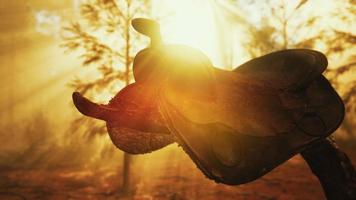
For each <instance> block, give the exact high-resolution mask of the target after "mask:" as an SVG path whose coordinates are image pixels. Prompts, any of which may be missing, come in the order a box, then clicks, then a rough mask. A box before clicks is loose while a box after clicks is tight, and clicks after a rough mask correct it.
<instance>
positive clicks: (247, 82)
mask: <svg viewBox="0 0 356 200" xmlns="http://www.w3.org/2000/svg"><path fill="white" fill-rule="evenodd" d="M132 24H133V26H134V28H135V29H136V30H137V31H138V32H140V33H142V34H144V35H146V36H148V37H150V38H151V46H150V47H148V48H146V49H144V50H142V51H140V52H139V53H138V54H137V55H136V57H135V59H134V64H133V74H134V78H135V81H136V82H135V83H133V84H131V85H129V86H127V87H125V88H124V89H123V90H121V91H120V92H119V93H118V94H117V95H116V96H115V97H114V98H113V99H112V100H111V101H110V102H109V104H108V105H98V104H95V103H92V102H90V101H89V100H87V99H85V98H84V97H82V96H81V95H80V94H78V93H74V94H73V101H74V104H75V105H76V107H77V108H78V110H79V111H80V112H81V113H83V114H84V115H87V116H90V117H94V118H97V119H101V120H105V121H106V122H107V128H108V132H109V135H110V137H111V139H112V140H113V143H114V144H115V145H116V146H117V147H118V148H120V149H122V150H124V151H126V152H129V153H147V152H151V151H153V150H156V149H159V148H162V147H164V146H166V145H168V144H170V143H172V142H173V141H176V142H178V143H179V144H180V145H181V146H182V148H183V149H184V151H185V152H186V153H187V154H189V156H190V157H191V158H192V160H193V161H194V162H195V164H196V165H197V166H198V167H199V168H200V169H201V170H202V171H203V173H204V174H205V175H206V176H207V177H209V178H211V179H213V180H215V181H217V182H222V183H225V184H232V185H234V184H242V183H246V182H249V181H252V180H255V179H257V178H259V177H261V176H262V175H264V174H266V173H267V172H269V171H270V170H272V169H273V168H275V167H276V166H278V165H279V164H281V163H283V162H285V161H286V160H288V159H289V158H291V157H292V156H293V155H295V154H297V153H300V152H301V151H303V150H304V149H305V148H307V147H308V146H309V145H311V144H313V143H314V142H317V141H318V140H320V139H323V138H325V137H327V136H329V135H330V134H331V133H332V132H333V131H335V129H336V128H337V127H338V126H339V125H340V123H341V121H342V119H343V116H344V106H343V103H342V100H341V99H340V97H339V96H338V94H337V93H336V92H335V90H334V89H333V88H332V86H331V85H330V83H329V82H328V81H327V80H326V79H325V77H324V76H323V75H322V72H323V71H324V70H325V69H326V67H327V59H326V57H325V56H324V55H323V54H322V53H320V52H317V51H314V50H308V49H292V50H283V51H278V52H274V53H271V54H267V55H265V56H262V57H259V58H256V59H253V60H251V61H249V62H246V63H245V64H243V65H241V66H239V67H237V68H236V69H235V70H233V71H224V70H221V69H217V68H215V67H213V65H212V63H211V62H210V60H209V58H208V57H207V56H205V55H204V54H203V53H202V52H200V51H198V50H196V49H193V48H190V47H187V46H183V45H167V44H164V43H163V42H162V39H161V36H160V32H159V25H158V24H157V23H155V22H154V21H151V20H147V19H135V20H133V23H132Z"/></svg>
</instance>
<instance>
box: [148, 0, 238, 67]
mask: <svg viewBox="0 0 356 200" xmlns="http://www.w3.org/2000/svg"><path fill="white" fill-rule="evenodd" d="M152 12H153V14H154V15H156V16H157V17H158V18H159V19H160V20H161V31H162V35H163V39H164V41H165V42H168V43H177V44H185V45H189V46H191V47H194V48H197V49H199V50H201V51H203V52H204V53H205V54H206V55H207V56H208V57H209V58H210V59H211V60H212V62H213V64H214V65H216V66H223V67H224V68H232V67H233V66H236V64H237V63H241V62H242V61H243V58H242V59H241V58H235V61H231V62H226V55H227V54H229V52H227V51H230V52H231V51H232V49H233V51H234V52H235V53H237V54H243V53H242V51H243V48H242V45H241V44H240V41H236V37H234V36H233V35H230V36H227V35H225V33H227V32H229V33H231V31H232V25H231V24H229V23H227V22H226V21H225V20H221V19H220V17H221V16H220V17H219V15H221V12H223V11H221V10H219V6H218V5H217V3H216V2H215V1H211V0H208V1H202V0H197V1H189V0H181V1H175V0H163V1H162V0H161V1H154V4H153V10H152ZM239 39H240V40H241V39H243V38H239Z"/></svg>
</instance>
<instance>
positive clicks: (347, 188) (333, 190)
mask: <svg viewBox="0 0 356 200" xmlns="http://www.w3.org/2000/svg"><path fill="white" fill-rule="evenodd" d="M301 154H302V156H303V158H304V159H305V160H306V162H307V163H308V165H309V167H310V169H311V171H312V172H313V173H314V175H316V176H317V177H318V179H319V181H320V183H321V185H322V187H323V190H324V193H325V196H326V198H327V199H328V200H355V199H356V172H355V169H354V167H353V165H352V163H351V161H350V159H349V158H348V156H347V155H346V154H345V153H344V152H342V151H341V150H340V149H338V147H337V146H336V143H335V142H334V141H333V140H332V139H331V138H327V139H324V140H321V141H319V142H317V143H315V144H314V145H312V146H311V147H309V148H308V149H306V150H305V151H303V152H302V153H301Z"/></svg>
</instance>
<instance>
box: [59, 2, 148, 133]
mask: <svg viewBox="0 0 356 200" xmlns="http://www.w3.org/2000/svg"><path fill="white" fill-rule="evenodd" d="M149 10H150V1H149V0H143V1H131V0H87V1H84V3H82V5H81V10H80V11H81V12H80V18H79V20H78V21H77V22H74V23H72V24H71V25H69V26H67V27H64V30H65V35H64V36H63V39H64V44H63V47H65V48H66V49H67V50H68V51H77V52H81V56H80V58H81V59H82V67H84V68H85V69H83V70H86V71H87V72H91V73H92V74H95V75H97V76H96V77H95V78H93V80H91V79H90V78H88V77H80V78H79V77H77V78H75V79H74V80H73V81H72V82H71V83H70V87H72V88H73V89H74V90H75V91H78V92H80V93H82V94H83V95H86V96H87V97H89V98H91V99H94V100H96V101H107V99H105V100H103V99H99V98H98V97H100V95H101V94H110V95H111V96H113V95H114V94H115V93H116V92H117V91H118V90H119V89H120V88H121V87H123V86H124V85H127V84H129V82H130V80H131V79H132V71H131V65H132V61H133V56H134V54H135V53H136V52H137V51H138V50H139V49H141V48H142V44H143V40H142V38H141V36H140V35H139V34H138V33H137V32H135V31H134V30H132V29H131V27H130V25H131V20H132V19H133V18H135V17H144V16H147V15H148V14H149ZM83 125H84V126H83ZM82 127H87V128H86V131H85V132H86V133H87V136H88V138H92V137H94V136H95V135H96V134H98V133H99V134H105V133H106V129H105V126H104V124H103V123H100V122H97V120H92V119H89V118H85V117H79V118H78V119H76V120H75V121H74V123H73V126H72V132H73V131H76V130H78V129H79V128H82Z"/></svg>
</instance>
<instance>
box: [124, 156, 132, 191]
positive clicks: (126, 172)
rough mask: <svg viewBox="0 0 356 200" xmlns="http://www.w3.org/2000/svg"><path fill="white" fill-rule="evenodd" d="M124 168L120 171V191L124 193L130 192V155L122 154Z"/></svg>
mask: <svg viewBox="0 0 356 200" xmlns="http://www.w3.org/2000/svg"><path fill="white" fill-rule="evenodd" d="M123 162H124V167H123V171H122V173H123V174H122V190H123V192H124V193H128V192H130V165H131V155H130V154H128V153H124V160H123Z"/></svg>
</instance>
